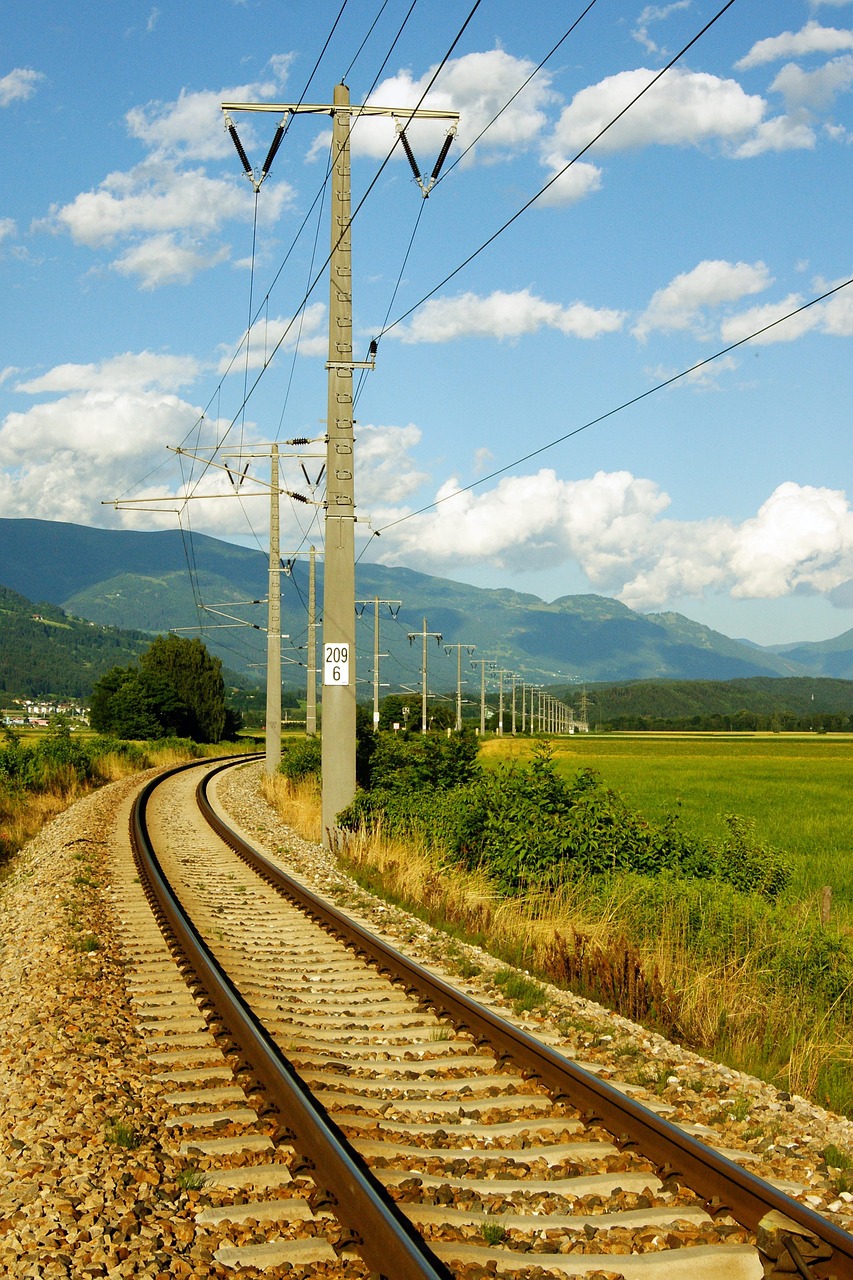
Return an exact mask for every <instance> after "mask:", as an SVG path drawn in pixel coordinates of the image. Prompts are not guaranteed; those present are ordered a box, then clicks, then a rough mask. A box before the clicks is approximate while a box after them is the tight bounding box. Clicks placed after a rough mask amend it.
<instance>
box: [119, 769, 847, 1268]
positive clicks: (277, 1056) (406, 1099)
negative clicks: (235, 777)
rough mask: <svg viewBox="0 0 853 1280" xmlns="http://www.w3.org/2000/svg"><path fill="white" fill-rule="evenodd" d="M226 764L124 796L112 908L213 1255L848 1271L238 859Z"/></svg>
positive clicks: (834, 1248)
mask: <svg viewBox="0 0 853 1280" xmlns="http://www.w3.org/2000/svg"><path fill="white" fill-rule="evenodd" d="M225 767H227V766H225ZM222 768H223V766H221V765H219V766H213V767H211V766H210V764H207V765H204V766H193V767H190V768H184V769H181V770H176V771H173V772H172V773H170V774H168V775H165V776H162V777H160V778H158V779H155V780H154V781H153V782H152V783H150V784H149V785H148V786H147V787H146V788H145V789H144V790H143V791H142V792H141V794H140V797H139V800H138V801H137V804H136V806H135V808H134V813H133V817H132V839H133V844H134V848H135V853H136V858H137V863H138V869H139V876H140V879H141V881H142V886H144V889H145V893H146V894H147V896H148V900H149V903H150V907H149V905H147V904H146V903H145V902H144V901H143V900H142V896H141V895H142V889H141V888H140V887H136V890H135V891H136V894H137V898H136V900H135V901H134V900H133V893H134V886H133V883H132V881H133V874H132V869H128V875H127V877H126V881H127V883H126V885H125V888H126V891H127V893H128V895H129V898H130V899H131V901H130V904H129V905H128V907H127V908H126V915H125V923H124V929H125V935H126V939H127V943H128V946H135V948H136V954H137V962H136V966H135V975H134V978H133V981H132V988H133V992H134V995H135V999H136V1001H137V1006H138V1010H139V1013H140V1018H141V1021H142V1024H143V1028H144V1030H145V1033H146V1037H147V1043H148V1044H149V1045H150V1054H151V1057H152V1060H153V1064H154V1067H155V1070H156V1072H157V1074H158V1075H159V1077H160V1079H161V1080H162V1082H163V1085H164V1088H165V1089H166V1095H165V1101H166V1102H167V1103H168V1105H169V1107H170V1108H171V1114H170V1117H169V1121H168V1129H169V1134H170V1137H169V1139H168V1141H169V1142H170V1143H171V1146H172V1150H173V1151H174V1152H175V1154H176V1156H177V1158H178V1159H179V1160H180V1161H182V1162H183V1164H184V1178H185V1184H186V1185H187V1186H188V1187H192V1188H195V1189H197V1190H198V1191H199V1196H198V1200H199V1208H198V1216H197V1224H198V1226H200V1227H202V1228H204V1230H205V1231H206V1233H207V1238H208V1241H209V1249H210V1255H211V1257H212V1258H213V1259H215V1260H216V1262H217V1263H218V1264H219V1265H220V1266H223V1267H228V1268H235V1269H241V1268H251V1269H257V1270H259V1271H260V1270H265V1271H268V1272H269V1271H271V1272H272V1273H273V1274H284V1273H285V1272H287V1271H288V1270H289V1271H290V1274H293V1273H294V1271H295V1272H296V1273H297V1274H304V1275H308V1274H310V1275H327V1276H335V1277H353V1278H355V1277H360V1276H366V1275H378V1276H387V1277H388V1280H409V1278H410V1277H411V1278H412V1280H416V1278H422V1277H436V1278H438V1277H443V1278H444V1280H447V1278H448V1277H451V1276H454V1277H458V1278H463V1277H464V1278H465V1280H469V1278H471V1280H473V1278H474V1277H482V1276H487V1275H495V1274H497V1275H508V1276H517V1277H543V1278H544V1277H552V1276H554V1277H556V1276H562V1277H566V1276H570V1277H574V1276H577V1277H580V1276H585V1277H596V1280H604V1277H607V1280H611V1278H613V1280H615V1278H616V1277H620V1276H621V1277H625V1280H633V1277H645V1276H648V1277H654V1280H669V1278H670V1277H672V1278H673V1280H675V1278H676V1277H677V1278H679V1280H680V1278H681V1277H684V1278H685V1280H690V1278H691V1277H696V1278H697V1280H757V1278H758V1277H762V1276H765V1275H768V1276H769V1275H774V1276H783V1275H787V1276H790V1275H795V1276H796V1275H800V1276H803V1277H806V1280H808V1278H809V1277H811V1278H812V1280H830V1277H836V1280H853V1237H851V1236H850V1235H848V1234H847V1233H845V1232H844V1231H842V1230H840V1229H839V1228H837V1227H835V1226H834V1225H833V1224H831V1223H830V1222H828V1221H827V1220H826V1219H824V1218H822V1217H820V1216H819V1215H817V1214H815V1213H814V1212H812V1211H811V1210H809V1209H808V1208H806V1207H804V1206H803V1205H801V1204H799V1203H798V1202H796V1201H794V1200H791V1199H789V1198H788V1197H787V1196H785V1195H784V1194H782V1193H781V1192H780V1191H778V1190H777V1189H776V1188H774V1187H773V1186H772V1185H770V1184H768V1183H766V1182H762V1181H761V1180H760V1179H758V1178H755V1177H754V1176H753V1175H751V1174H750V1173H748V1172H747V1171H745V1170H744V1169H743V1168H741V1167H740V1166H739V1165H738V1164H736V1163H733V1162H731V1161H729V1160H727V1159H725V1158H724V1157H722V1156H721V1155H719V1154H718V1153H717V1152H715V1151H713V1150H712V1149H711V1148H709V1147H707V1146H705V1145H704V1144H703V1143H702V1142H700V1141H699V1140H698V1139H697V1138H696V1137H695V1136H693V1135H692V1134H690V1133H689V1132H687V1131H686V1130H685V1129H684V1128H683V1127H679V1126H676V1125H674V1124H670V1123H669V1122H668V1121H667V1120H666V1119H665V1118H664V1117H663V1116H661V1115H659V1114H655V1112H653V1111H650V1110H647V1109H646V1108H644V1107H642V1106H640V1105H639V1104H638V1103H637V1102H635V1101H634V1100H632V1099H631V1098H630V1097H629V1096H626V1095H625V1094H624V1093H622V1092H621V1091H620V1090H619V1089H617V1088H616V1087H614V1086H613V1085H611V1084H609V1083H607V1082H606V1081H602V1080H598V1079H596V1078H595V1076H594V1075H593V1074H592V1073H590V1072H588V1071H585V1070H584V1069H582V1068H581V1067H579V1066H578V1065H577V1064H576V1063H574V1062H572V1061H571V1060H570V1059H568V1058H566V1057H565V1056H564V1055H562V1054H561V1053H560V1052H559V1051H558V1050H557V1049H556V1048H553V1047H550V1046H549V1045H547V1044H544V1043H542V1042H540V1041H538V1040H536V1039H535V1038H534V1037H532V1036H531V1035H529V1034H527V1033H526V1032H524V1031H521V1030H520V1029H519V1028H517V1027H516V1026H514V1025H512V1024H511V1023H509V1022H507V1021H505V1020H503V1019H501V1018H499V1017H498V1016H497V1015H495V1014H494V1013H492V1012H491V1011H489V1010H487V1009H486V1008H484V1007H483V1006H480V1005H477V1004H476V1003H475V1002H472V1001H471V1000H470V999H469V998H468V997H467V996H466V995H465V994H464V993H463V992H462V991H460V990H459V989H457V988H455V987H453V986H451V985H450V984H448V983H447V982H444V981H443V980H440V979H438V978H436V977H434V976H433V975H432V974H430V973H429V972H428V971H427V970H426V969H424V968H422V967H421V966H419V965H418V964H416V963H414V962H412V961H411V960H408V959H407V958H406V957H404V956H402V955H400V954H399V953H398V952H396V951H394V950H393V949H392V948H390V947H389V946H387V944H385V943H383V942H382V941H380V940H379V939H377V938H376V937H375V936H373V935H372V934H370V933H369V932H368V931H367V930H366V929H365V928H364V927H362V926H361V925H359V923H358V922H357V921H356V920H353V919H352V918H349V917H347V916H346V915H341V914H340V913H339V912H337V911H336V910H335V908H334V907H332V906H331V905H330V904H329V903H328V902H326V901H324V900H323V899H320V898H318V897H317V896H315V895H314V894H312V893H311V892H310V891H309V890H308V889H307V888H306V887H305V885H304V884H302V883H300V882H299V881H297V880H296V879H294V878H293V877H290V876H288V875H287V874H286V873H285V872H284V871H283V870H282V869H281V868H280V867H279V866H278V865H276V863H274V862H273V861H271V860H269V859H267V858H264V857H263V856H262V855H260V854H259V853H257V852H256V851H254V850H253V849H252V848H251V847H250V846H249V845H248V844H246V843H245V842H244V841H243V840H242V839H241V837H240V836H239V835H238V834H237V833H236V832H234V831H232V830H231V829H230V828H229V827H228V825H227V824H226V823H225V822H224V820H223V819H222V818H221V817H220V816H219V815H218V814H217V813H216V809H215V804H214V803H213V802H212V800H211V798H210V795H211V793H215V787H216V776H217V774H218V772H219V771H220V770H221V769H222ZM200 774H201V775H202V776H201V782H200V783H199V775H200ZM151 908H153V913H154V915H153V916H152V913H151ZM154 917H156V920H157V927H155V926H154V923H153V920H154ZM164 939H166V940H167V942H168V946H167V942H166V941H164ZM178 966H180V969H179V968H178ZM202 1202H203V1203H202ZM250 1273H251V1272H247V1273H246V1274H250Z"/></svg>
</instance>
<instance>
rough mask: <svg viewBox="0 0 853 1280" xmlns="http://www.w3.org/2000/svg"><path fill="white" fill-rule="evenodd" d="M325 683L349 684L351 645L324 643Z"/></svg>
mask: <svg viewBox="0 0 853 1280" xmlns="http://www.w3.org/2000/svg"><path fill="white" fill-rule="evenodd" d="M323 684H349V645H348V644H324V645H323Z"/></svg>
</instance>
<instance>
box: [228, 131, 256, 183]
mask: <svg viewBox="0 0 853 1280" xmlns="http://www.w3.org/2000/svg"><path fill="white" fill-rule="evenodd" d="M228 132H229V133H230V134H231V141H232V142H233V143H234V146H235V147H236V148H237V155H238V156H239V157H240V162H241V164H242V165H243V168H244V169H245V170H246V173H248V175H249V177H250V178H251V177H252V166H251V165H250V164H249V157H248V156H247V155H246V153H245V151H244V150H243V144H242V142H241V141H240V139H239V138H238V137H237V130H236V129H235V128H234V126H233V124H229V125H228Z"/></svg>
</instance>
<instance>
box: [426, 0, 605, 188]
mask: <svg viewBox="0 0 853 1280" xmlns="http://www.w3.org/2000/svg"><path fill="white" fill-rule="evenodd" d="M597 3H598V0H589V4H588V5H587V6H586V8H585V9H584V10H583V11H582V13H581V14H580V15H579V16H578V17H577V18H575V20H574V22H573V23H572V25H571V26H570V27H569V28H568V30H567V31H565V32H563V34H562V35H561V36H560V39H559V40H558V41H557V43H556V44H555V45H554V46H553V48H552V49H550V50H549V51H548V53H546V54H545V57H544V58H543V59H542V61H541V62H540V63H539V64H538V65H537V66H536V67H535V68H534V69H533V71H531V73H530V75H529V76H527V78H526V79H525V80H524V81H523V83H522V84H520V85H519V86H518V88H517V89H516V91H515V93H513V94H512V95H511V96H510V97H509V98H508V99H507V101H506V102H505V103H504V104H503V106H502V107H501V109H500V111H497V112H495V114H494V115H493V116H492V118H491V120H490V121H489V123H488V124H487V125H484V126H483V128H482V129H481V130H480V132H479V133H478V134H477V136H476V138H474V139H472V141H471V142H469V143H468V145H467V147H464V148H463V150H462V151H461V152H460V153H459V155H458V156H457V157H456V159H455V160H454V161H453V163H452V164H450V165H448V166H447V168H446V169H445V170H444V173H442V174H441V176H440V177H438V178H437V179H436V183H435V185H436V186H439V185H440V184H441V183H442V182H444V180H445V178H447V177H449V176H450V174H451V173H452V172H453V170H454V169H455V168H456V166H457V165H458V164H461V163H462V161H463V160H464V159H465V157H466V156H467V155H468V154H469V152H471V151H473V150H474V147H476V145H477V143H478V142H479V141H480V140H481V139H482V138H483V137H484V136H485V135H486V134H487V133H488V131H489V130H490V129H491V128H492V126H493V125H495V124H497V122H498V120H500V118H501V116H502V115H503V114H504V112H505V111H508V110H509V108H510V107H511V106H512V104H513V103H514V102H515V100H516V98H517V97H518V96H519V95H520V94H522V93H523V92H524V90H525V89H526V88H527V86H528V85H529V84H530V82H531V80H534V79H535V78H536V76H538V74H539V72H540V71H541V70H542V68H543V67H544V66H545V64H546V63H547V62H550V60H551V58H553V56H554V54H555V53H556V52H557V50H558V49H559V48H560V47H561V45H564V44H565V43H566V41H567V40H568V38H569V36H570V35H571V34H572V33H573V31H574V30H575V29H576V28H577V27H578V26H580V24H581V22H583V20H584V18H585V17H586V15H587V14H588V13H589V11H590V9H592V8H593V7H594V5H596V4H597Z"/></svg>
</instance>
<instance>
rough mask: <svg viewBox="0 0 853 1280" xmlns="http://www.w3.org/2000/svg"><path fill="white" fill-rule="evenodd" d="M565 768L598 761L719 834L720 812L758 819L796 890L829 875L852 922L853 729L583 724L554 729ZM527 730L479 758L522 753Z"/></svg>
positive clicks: (646, 808) (614, 779)
mask: <svg viewBox="0 0 853 1280" xmlns="http://www.w3.org/2000/svg"><path fill="white" fill-rule="evenodd" d="M553 747H554V758H555V761H556V763H557V765H558V768H559V770H560V772H561V773H564V774H565V775H566V776H567V777H571V776H573V775H574V774H575V773H576V772H577V770H578V769H584V768H589V769H595V770H596V771H597V772H598V773H599V774H600V775H601V777H602V779H603V780H604V782H605V783H606V784H607V785H608V786H609V787H612V788H613V790H614V791H617V792H619V794H620V795H621V796H622V797H623V798H624V799H625V800H626V801H627V802H628V803H630V804H631V805H632V806H634V807H636V808H637V809H639V810H640V812H641V813H643V814H644V815H645V816H647V817H648V818H650V819H658V818H660V817H661V816H662V815H663V814H665V813H677V814H678V815H679V818H680V821H681V823H682V825H683V827H684V829H685V830H686V831H688V832H690V833H692V834H696V835H698V836H703V837H705V838H710V839H714V840H718V839H720V838H721V837H722V834H723V821H722V815H723V814H726V813H736V814H739V815H741V816H743V817H745V818H751V819H753V820H754V821H755V833H756V836H757V838H758V839H759V840H761V841H763V842H764V843H765V844H769V845H772V846H773V847H774V848H778V849H781V850H784V851H785V852H786V853H788V854H789V855H790V859H791V863H792V867H793V876H792V881H791V885H790V888H789V893H792V894H794V895H796V896H797V897H800V898H802V897H808V896H810V895H812V894H814V893H817V892H818V891H819V890H820V889H821V888H822V887H823V886H824V885H830V886H831V888H832V892H833V913H834V914H835V913H837V914H838V916H839V917H840V918H841V919H845V920H846V922H847V923H849V924H850V925H851V926H853V823H851V817H853V737H851V736H846V735H835V734H808V735H805V734H804V735H793V734H792V735H788V734H784V735H783V734H767V735H759V734H755V735H745V734H732V735H728V734H719V735H711V734H702V735H698V734H697V735H690V734H649V733H642V734H608V735H597V734H589V735H586V734H582V735H581V734H578V735H575V736H573V737H571V738H555V739H554V741H553ZM531 750H532V743H531V742H530V741H529V740H527V739H519V738H515V739H513V738H509V737H504V738H494V739H491V740H490V741H488V742H486V743H484V744H483V748H482V752H481V757H480V758H481V760H482V761H483V762H484V763H487V762H488V761H490V760H498V759H503V760H507V759H511V758H513V757H514V756H517V757H519V758H524V757H525V756H527V755H529V753H530V751H531Z"/></svg>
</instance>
